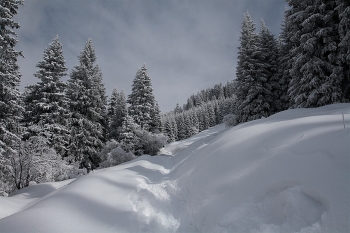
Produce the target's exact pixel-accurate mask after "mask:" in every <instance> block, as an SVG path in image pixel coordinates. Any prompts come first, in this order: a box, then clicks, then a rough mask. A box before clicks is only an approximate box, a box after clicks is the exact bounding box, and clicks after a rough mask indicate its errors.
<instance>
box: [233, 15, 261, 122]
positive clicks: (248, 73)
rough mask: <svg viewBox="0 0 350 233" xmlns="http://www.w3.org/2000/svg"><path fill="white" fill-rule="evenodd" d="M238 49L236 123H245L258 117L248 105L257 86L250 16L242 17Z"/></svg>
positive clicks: (254, 47)
mask: <svg viewBox="0 0 350 233" xmlns="http://www.w3.org/2000/svg"><path fill="white" fill-rule="evenodd" d="M239 40H240V47H239V52H238V63H237V70H236V82H237V85H236V96H237V101H236V103H237V106H236V112H235V114H236V120H237V123H242V122H246V121H249V120H254V119H257V118H258V115H257V114H255V113H252V111H254V109H253V108H252V106H251V105H250V103H251V102H252V100H253V99H255V98H256V92H257V89H256V88H257V86H256V85H254V84H255V80H256V76H257V74H256V73H257V70H256V55H255V52H256V51H257V46H258V36H257V35H256V33H255V24H254V22H253V20H252V19H251V17H250V15H249V14H248V13H246V14H245V15H244V19H243V23H242V30H241V37H240V39H239Z"/></svg>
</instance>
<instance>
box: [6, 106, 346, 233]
mask: <svg viewBox="0 0 350 233" xmlns="http://www.w3.org/2000/svg"><path fill="white" fill-rule="evenodd" d="M342 113H344V114H345V115H344V116H345V126H346V128H345V129H344V125H343V118H342ZM349 139H350V104H333V105H329V106H324V107H320V108H316V109H294V110H287V111H284V112H281V113H278V114H275V115H273V116H271V117H269V118H263V119H260V120H255V121H252V122H248V123H245V124H241V125H238V126H236V127H233V128H225V127H224V125H222V124H221V125H218V126H215V127H212V128H210V129H208V130H206V131H203V132H201V133H200V134H198V135H195V136H193V137H191V138H189V139H187V140H183V141H179V142H174V143H171V144H169V145H167V146H166V147H165V148H163V149H162V151H161V155H159V156H153V157H152V156H149V155H143V156H141V157H139V158H138V159H136V160H133V161H130V162H128V163H124V164H122V165H119V166H116V167H111V168H106V169H101V170H96V171H95V172H94V173H90V174H88V175H86V176H83V177H80V178H78V179H76V180H74V181H73V182H71V181H66V182H60V183H57V184H55V183H47V184H39V185H34V186H30V187H28V188H25V189H23V190H20V191H18V192H17V193H15V194H13V195H11V196H10V197H1V198H0V217H3V218H2V219H0V232H5V233H6V232H350V217H349V216H350V205H349V203H350V195H349V194H350V176H349V171H350V157H349V155H350V144H349ZM6 216H7V217H6Z"/></svg>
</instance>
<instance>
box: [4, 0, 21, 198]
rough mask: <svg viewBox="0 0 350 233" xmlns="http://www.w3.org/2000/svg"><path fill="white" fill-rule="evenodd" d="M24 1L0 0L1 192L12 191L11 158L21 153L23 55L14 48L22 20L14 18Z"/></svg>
mask: <svg viewBox="0 0 350 233" xmlns="http://www.w3.org/2000/svg"><path fill="white" fill-rule="evenodd" d="M20 5H23V1H21V0H2V1H0V48H1V49H0V191H2V190H1V189H4V190H3V191H5V192H8V191H11V184H13V182H11V179H12V177H13V176H11V172H12V171H11V169H10V167H11V158H13V156H14V155H15V154H16V153H17V152H18V148H19V144H20V141H21V133H22V129H21V126H20V124H19V122H20V120H21V118H22V112H23V107H22V106H21V105H22V103H21V94H20V92H19V90H18V86H19V84H20V77H21V75H20V73H19V67H18V65H17V58H18V56H20V55H21V52H18V51H16V50H15V49H14V47H15V45H16V44H17V39H16V37H17V34H16V33H15V32H14V31H13V30H14V29H18V28H19V23H17V22H15V20H14V19H13V18H14V16H15V15H16V14H17V11H18V8H19V6H20Z"/></svg>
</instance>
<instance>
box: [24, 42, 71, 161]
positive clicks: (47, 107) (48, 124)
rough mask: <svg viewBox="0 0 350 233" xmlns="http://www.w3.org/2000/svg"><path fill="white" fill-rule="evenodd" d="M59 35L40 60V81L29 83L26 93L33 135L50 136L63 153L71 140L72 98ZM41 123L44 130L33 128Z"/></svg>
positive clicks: (38, 75) (28, 117) (64, 153)
mask: <svg viewBox="0 0 350 233" xmlns="http://www.w3.org/2000/svg"><path fill="white" fill-rule="evenodd" d="M65 63H66V62H65V60H64V57H63V52H62V45H61V43H60V42H59V39H58V36H56V37H55V38H54V39H53V41H52V42H51V43H50V44H49V46H48V48H46V49H45V50H44V53H43V60H41V61H39V62H38V64H37V67H38V68H39V69H38V71H37V72H36V73H35V74H34V76H35V77H37V78H38V79H39V80H40V81H39V82H38V83H37V84H34V85H31V86H29V87H27V92H26V95H25V110H26V111H25V119H24V121H25V123H26V125H27V126H28V127H29V132H30V135H29V136H38V135H37V134H41V135H45V136H46V137H48V138H47V139H48V141H49V146H50V147H53V148H54V149H55V150H56V152H57V153H58V154H60V155H61V156H62V157H63V156H65V155H66V152H67V146H68V144H69V131H68V120H69V117H70V114H69V112H68V107H69V106H68V99H67V98H66V96H65V88H66V84H65V83H64V82H63V81H62V80H61V79H62V77H64V76H65V75H66V73H65V72H66V71H67V68H66V66H65ZM36 124H40V126H41V129H42V130H43V131H44V132H38V131H37V130H35V131H31V130H30V126H31V125H36Z"/></svg>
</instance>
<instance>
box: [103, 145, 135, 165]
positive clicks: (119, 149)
mask: <svg viewBox="0 0 350 233" xmlns="http://www.w3.org/2000/svg"><path fill="white" fill-rule="evenodd" d="M99 157H100V158H101V161H102V162H101V163H100V166H101V167H111V166H116V165H118V164H121V163H125V162H127V161H130V160H133V159H135V155H134V154H133V153H131V152H126V151H125V150H124V149H123V144H122V143H119V142H117V141H115V140H111V141H108V142H107V143H106V145H105V146H104V147H103V148H102V151H101V152H100V153H99Z"/></svg>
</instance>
